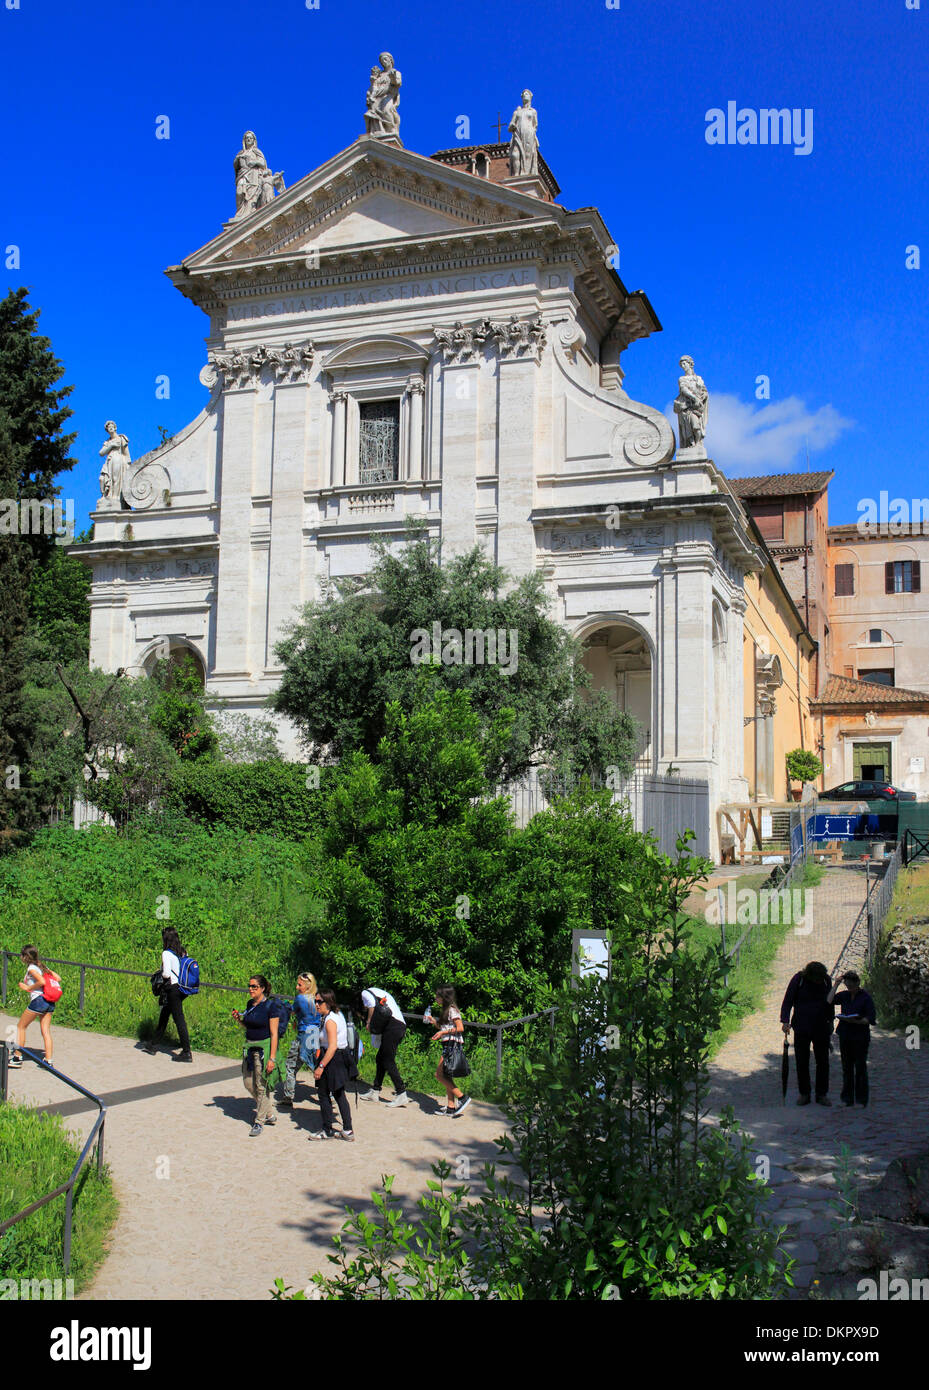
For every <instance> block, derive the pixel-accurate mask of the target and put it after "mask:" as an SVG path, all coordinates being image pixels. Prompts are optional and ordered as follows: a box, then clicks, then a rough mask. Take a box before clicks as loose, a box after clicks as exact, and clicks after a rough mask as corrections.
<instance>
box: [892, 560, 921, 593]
mask: <svg viewBox="0 0 929 1390" xmlns="http://www.w3.org/2000/svg"><path fill="white" fill-rule="evenodd" d="M919 591H920V583H919V561H918V560H888V561H887V562H886V563H885V565H884V593H885V594H918V593H919Z"/></svg>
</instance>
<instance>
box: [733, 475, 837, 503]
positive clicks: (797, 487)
mask: <svg viewBox="0 0 929 1390" xmlns="http://www.w3.org/2000/svg"><path fill="white" fill-rule="evenodd" d="M834 476H835V474H834V473H832V472H827V473H768V474H766V475H765V476H764V477H761V478H729V479H727V482H728V483H729V487H730V489H731V490H732V491H733V492H734V493H735V495H736V497H796V496H798V495H799V494H801V493H807V492H822V490H823V488H824V487H825V486H826V484H827V483H828V482H829V480H830V479H831V478H833V477H834Z"/></svg>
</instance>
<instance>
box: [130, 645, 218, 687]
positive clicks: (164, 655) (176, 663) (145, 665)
mask: <svg viewBox="0 0 929 1390" xmlns="http://www.w3.org/2000/svg"><path fill="white" fill-rule="evenodd" d="M164 660H167V661H168V662H169V663H170V665H169V669H168V673H167V686H168V689H170V688H171V685H172V684H173V677H174V672H175V671H177V670H179V669H180V668H181V667H182V666H184V665H185V664H187V663H190V664H192V665H193V668H194V670H195V671H196V673H197V677H198V679H199V681H200V688H201V690H203V689H205V688H206V667H205V666H204V663H203V658H202V657H201V655H200V653H199V652H198V651H197V649H196V647H193V646H191V645H189V644H188V643H187V642H184V641H182V640H180V639H179V638H177V637H162V638H161V639H160V640H159V641H157V642H156V643H155V644H154V645H153V646H152V647H151V648H150V650H149V651H147V652H146V654H145V656H144V657H143V660H142V669H143V670H144V671H145V674H146V675H147V676H150V675H151V674H152V672H153V671H154V669H155V666H156V664H157V663H158V662H159V661H164Z"/></svg>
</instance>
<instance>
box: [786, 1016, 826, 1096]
mask: <svg viewBox="0 0 929 1390" xmlns="http://www.w3.org/2000/svg"><path fill="white" fill-rule="evenodd" d="M811 1046H812V1048H813V1056H814V1057H815V1058H816V1094H817V1095H818V1096H825V1095H827V1094H828V1092H829V1034H828V1033H820V1034H814V1035H813V1036H812V1037H811V1036H810V1034H809V1033H798V1032H797V1030H796V1028H795V1029H794V1056H795V1057H796V1059H797V1089H798V1090H799V1092H800V1094H801V1096H808V1095H809V1094H810V1047H811Z"/></svg>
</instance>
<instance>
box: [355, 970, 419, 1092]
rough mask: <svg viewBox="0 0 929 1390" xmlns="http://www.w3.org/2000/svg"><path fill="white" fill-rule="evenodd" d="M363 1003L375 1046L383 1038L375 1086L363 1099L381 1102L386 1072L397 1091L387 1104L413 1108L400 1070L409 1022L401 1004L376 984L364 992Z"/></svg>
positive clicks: (380, 1044)
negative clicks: (400, 1050) (399, 1054)
mask: <svg viewBox="0 0 929 1390" xmlns="http://www.w3.org/2000/svg"><path fill="white" fill-rule="evenodd" d="M361 1004H362V1008H364V1009H365V1010H366V1013H367V1026H368V1031H369V1033H370V1034H371V1041H372V1043H374V1040H375V1038H380V1043H379V1044H376V1046H377V1063H376V1065H375V1068H374V1085H373V1087H372V1088H371V1090H370V1091H365V1092H364V1094H363V1095H362V1096H361V1099H362V1100H373V1101H378V1100H380V1099H381V1086H382V1085H383V1082H384V1074H385V1072H386V1074H387V1075H388V1076H389V1077H390V1080H391V1082H392V1084H393V1088H394V1098H393V1100H389V1101H388V1102H387V1104H388V1105H391V1106H394V1107H398V1106H405V1105H409V1103H410V1101H409V1097H408V1095H407V1093H406V1087H405V1086H404V1084H403V1078H402V1077H401V1075H400V1071H399V1069H398V1067H397V1048H398V1047H399V1046H400V1044H401V1043H402V1042H403V1039H404V1038H405V1037H406V1019H405V1018H404V1017H403V1013H402V1012H401V1009H400V1005H399V1004H398V1003H397V1001H396V999H395V998H394V997H393V995H392V994H388V993H387V991H386V990H385V989H377V988H376V987H375V986H374V985H369V986H368V988H367V989H363V990H362V991H361Z"/></svg>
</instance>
